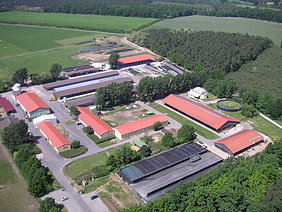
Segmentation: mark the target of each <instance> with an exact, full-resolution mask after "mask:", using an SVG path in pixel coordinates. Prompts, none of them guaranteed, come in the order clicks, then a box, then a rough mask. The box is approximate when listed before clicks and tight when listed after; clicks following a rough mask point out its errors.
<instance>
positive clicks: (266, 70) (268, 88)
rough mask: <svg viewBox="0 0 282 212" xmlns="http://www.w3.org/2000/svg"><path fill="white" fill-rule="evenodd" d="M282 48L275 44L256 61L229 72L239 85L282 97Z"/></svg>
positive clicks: (277, 97) (275, 96) (229, 75)
mask: <svg viewBox="0 0 282 212" xmlns="http://www.w3.org/2000/svg"><path fill="white" fill-rule="evenodd" d="M281 67H282V49H281V48H280V47H277V46H274V47H272V48H270V49H266V50H265V51H264V52H263V53H262V54H261V55H260V56H258V58H257V59H256V60H255V61H252V62H249V63H247V64H245V65H243V66H242V67H241V68H240V69H239V71H237V72H233V73H229V74H228V75H227V77H230V78H232V79H234V80H235V81H236V83H237V85H238V87H244V88H247V89H256V90H258V91H259V93H260V94H263V93H270V94H271V95H273V96H274V98H276V99H279V98H280V99H281V98H282V78H281Z"/></svg>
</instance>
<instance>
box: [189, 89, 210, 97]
mask: <svg viewBox="0 0 282 212" xmlns="http://www.w3.org/2000/svg"><path fill="white" fill-rule="evenodd" d="M188 95H189V96H191V97H194V98H197V99H206V98H207V97H208V92H207V91H206V90H205V89H204V88H201V87H195V88H193V89H190V91H188Z"/></svg>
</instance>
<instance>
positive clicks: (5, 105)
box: [0, 97, 15, 113]
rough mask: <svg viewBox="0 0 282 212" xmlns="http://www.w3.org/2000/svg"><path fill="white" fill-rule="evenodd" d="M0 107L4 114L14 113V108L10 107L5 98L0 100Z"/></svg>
mask: <svg viewBox="0 0 282 212" xmlns="http://www.w3.org/2000/svg"><path fill="white" fill-rule="evenodd" d="M0 105H1V107H2V108H3V109H4V110H5V112H6V113H11V112H13V111H15V108H14V107H13V106H12V105H11V103H10V102H9V100H8V99H6V97H3V98H0Z"/></svg>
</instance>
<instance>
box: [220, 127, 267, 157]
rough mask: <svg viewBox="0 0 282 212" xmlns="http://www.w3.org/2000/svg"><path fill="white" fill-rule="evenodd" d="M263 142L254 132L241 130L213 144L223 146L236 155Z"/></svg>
mask: <svg viewBox="0 0 282 212" xmlns="http://www.w3.org/2000/svg"><path fill="white" fill-rule="evenodd" d="M262 140H263V137H262V136H261V135H260V134H259V133H258V132H257V131H256V130H243V131H241V132H238V133H236V134H233V135H231V136H228V137H226V138H223V139H221V140H219V141H216V142H215V144H221V145H224V146H225V147H226V148H227V149H229V151H230V152H232V153H233V154H236V153H237V152H240V151H241V150H244V149H246V148H248V147H250V146H253V145H254V144H256V143H258V142H260V141H262Z"/></svg>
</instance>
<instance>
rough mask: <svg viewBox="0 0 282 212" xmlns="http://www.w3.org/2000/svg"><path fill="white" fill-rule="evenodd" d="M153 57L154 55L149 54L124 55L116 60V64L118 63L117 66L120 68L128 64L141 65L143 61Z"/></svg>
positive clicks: (150, 59) (148, 61)
mask: <svg viewBox="0 0 282 212" xmlns="http://www.w3.org/2000/svg"><path fill="white" fill-rule="evenodd" d="M154 59H155V57H154V56H152V55H149V54H142V55H136V56H131V57H124V58H120V59H119V60H118V64H119V65H118V66H119V67H120V68H124V67H129V66H135V65H141V64H145V63H150V62H152V60H154Z"/></svg>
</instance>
